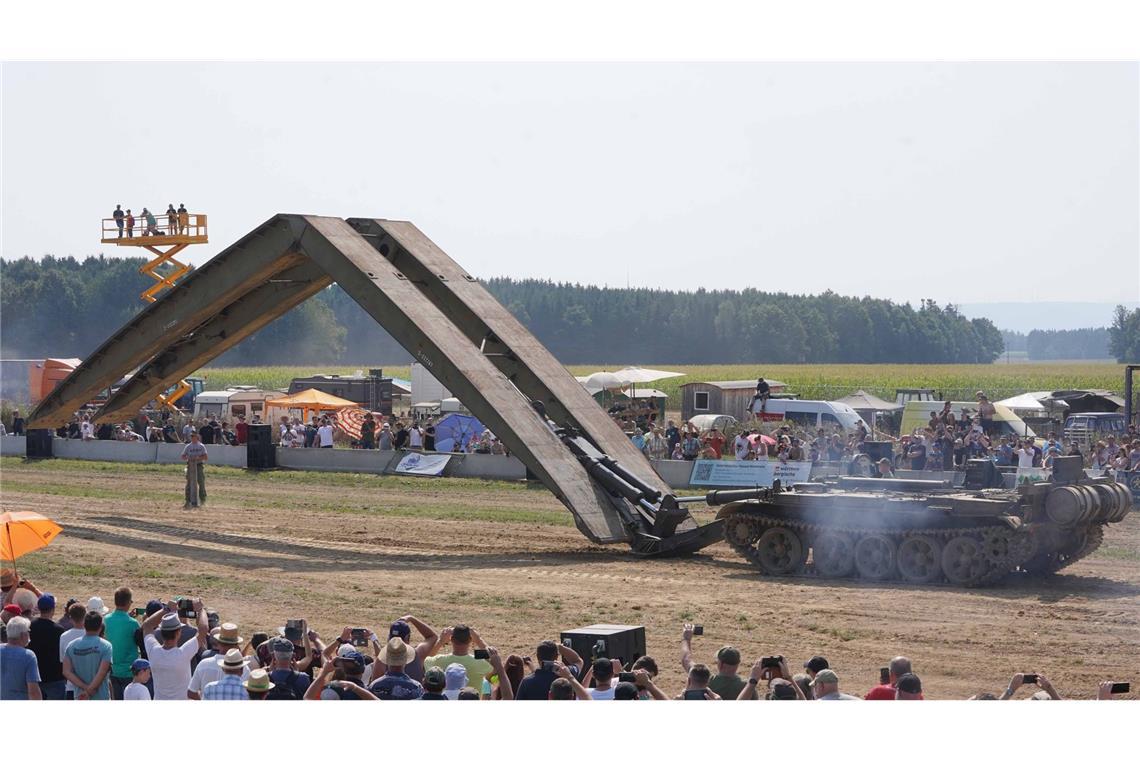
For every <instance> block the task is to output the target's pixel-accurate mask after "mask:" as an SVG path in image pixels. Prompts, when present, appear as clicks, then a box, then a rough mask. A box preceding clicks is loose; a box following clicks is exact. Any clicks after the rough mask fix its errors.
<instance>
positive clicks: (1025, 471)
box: [1016, 467, 1049, 485]
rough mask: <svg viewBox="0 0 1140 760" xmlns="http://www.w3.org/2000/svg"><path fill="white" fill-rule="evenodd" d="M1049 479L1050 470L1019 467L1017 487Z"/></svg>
mask: <svg viewBox="0 0 1140 760" xmlns="http://www.w3.org/2000/svg"><path fill="white" fill-rule="evenodd" d="M1048 479H1049V470H1047V469H1045V468H1044V467H1018V468H1017V481H1016V482H1017V485H1022V484H1023V483H1037V482H1041V481H1045V480H1048Z"/></svg>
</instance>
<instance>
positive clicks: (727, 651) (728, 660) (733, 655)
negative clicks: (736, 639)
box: [716, 646, 740, 665]
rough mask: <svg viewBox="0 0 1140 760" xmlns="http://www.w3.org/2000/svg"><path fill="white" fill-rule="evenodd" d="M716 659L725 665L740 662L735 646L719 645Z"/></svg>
mask: <svg viewBox="0 0 1140 760" xmlns="http://www.w3.org/2000/svg"><path fill="white" fill-rule="evenodd" d="M716 659H717V660H718V661H719V662H723V663H724V664H725V665H739V664H740V650H739V649H737V648H736V647H731V646H729V647H721V648H720V649H718V650H717V652H716Z"/></svg>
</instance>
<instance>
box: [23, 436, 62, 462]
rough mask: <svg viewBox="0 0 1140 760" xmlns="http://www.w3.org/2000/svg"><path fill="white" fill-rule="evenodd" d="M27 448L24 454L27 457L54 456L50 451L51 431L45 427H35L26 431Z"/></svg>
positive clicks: (41, 457) (48, 457) (42, 457)
mask: <svg viewBox="0 0 1140 760" xmlns="http://www.w3.org/2000/svg"><path fill="white" fill-rule="evenodd" d="M26 437H27V443H26V444H25V445H26V446H27V448H26V449H25V450H24V456H26V457H27V458H28V459H50V458H51V457H53V456H55V455H54V454H52V452H51V441H52V431H51V430H47V429H46V428H35V429H33V430H29V431H27V436H26Z"/></svg>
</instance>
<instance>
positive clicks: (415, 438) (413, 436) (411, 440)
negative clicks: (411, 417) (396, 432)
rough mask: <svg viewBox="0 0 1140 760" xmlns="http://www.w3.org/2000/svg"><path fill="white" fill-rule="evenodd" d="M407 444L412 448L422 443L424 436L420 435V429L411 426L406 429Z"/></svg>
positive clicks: (416, 447)
mask: <svg viewBox="0 0 1140 760" xmlns="http://www.w3.org/2000/svg"><path fill="white" fill-rule="evenodd" d="M408 445H409V446H411V447H412V448H413V449H418V448H420V447H421V446H423V445H424V437H423V436H422V435H420V429H419V428H418V427H413V428H410V429H409V430H408Z"/></svg>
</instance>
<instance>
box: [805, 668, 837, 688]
mask: <svg viewBox="0 0 1140 760" xmlns="http://www.w3.org/2000/svg"><path fill="white" fill-rule="evenodd" d="M817 683H839V676H837V675H836V674H835V671H834V670H829V669H827V668H824V669H823V670H821V671H819V672H818V673H816V674H815V678H814V679H812V682H811V685H812V686H815V685H816V684H817Z"/></svg>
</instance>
